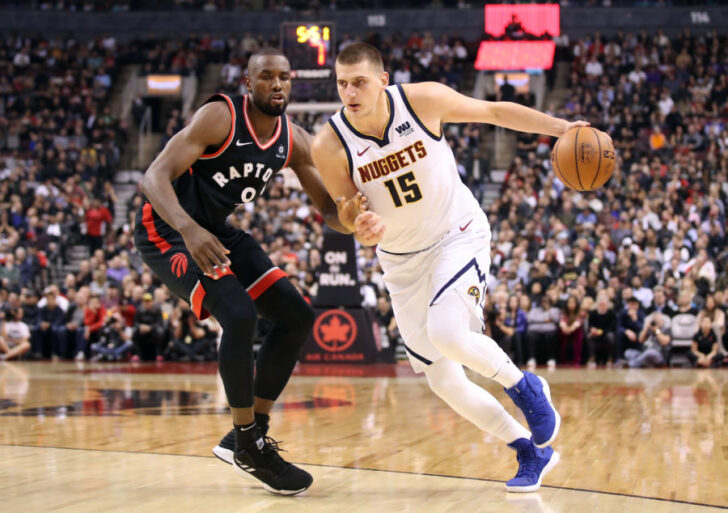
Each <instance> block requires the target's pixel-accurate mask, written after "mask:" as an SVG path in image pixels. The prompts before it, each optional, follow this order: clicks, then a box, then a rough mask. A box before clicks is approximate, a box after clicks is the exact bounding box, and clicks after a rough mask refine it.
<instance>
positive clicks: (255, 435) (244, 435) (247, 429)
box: [233, 421, 260, 449]
mask: <svg viewBox="0 0 728 513" xmlns="http://www.w3.org/2000/svg"><path fill="white" fill-rule="evenodd" d="M233 426H234V427H235V448H236V449H244V448H246V447H248V446H249V445H250V444H251V443H252V442H255V441H256V440H258V439H259V438H260V428H259V427H258V425H257V424H256V423H255V421H253V422H251V423H250V424H243V425H239V424H235V423H233Z"/></svg>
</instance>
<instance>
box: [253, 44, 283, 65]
mask: <svg viewBox="0 0 728 513" xmlns="http://www.w3.org/2000/svg"><path fill="white" fill-rule="evenodd" d="M269 55H273V56H277V57H286V54H284V53H283V52H282V51H281V50H280V49H279V48H275V47H273V46H264V47H263V48H261V49H259V50H258V51H256V52H255V53H254V54H253V55H251V56H250V58H249V59H248V68H250V66H251V65H252V64H253V63H254V62H255V61H256V60H258V59H261V58H263V57H268V56H269ZM286 58H287V57H286Z"/></svg>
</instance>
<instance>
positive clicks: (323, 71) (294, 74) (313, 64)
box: [281, 21, 336, 80]
mask: <svg viewBox="0 0 728 513" xmlns="http://www.w3.org/2000/svg"><path fill="white" fill-rule="evenodd" d="M335 49H336V45H335V43H334V24H333V23H331V22H326V21H321V22H285V23H281V50H282V51H283V53H284V54H285V55H286V57H288V60H289V62H290V63H291V78H293V79H294V80H295V79H298V80H320V79H329V78H331V77H333V74H334V59H335V58H336V55H335Z"/></svg>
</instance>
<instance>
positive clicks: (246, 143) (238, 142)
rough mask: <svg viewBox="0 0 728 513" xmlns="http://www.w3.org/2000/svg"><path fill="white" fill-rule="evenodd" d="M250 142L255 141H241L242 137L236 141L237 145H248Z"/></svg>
mask: <svg viewBox="0 0 728 513" xmlns="http://www.w3.org/2000/svg"><path fill="white" fill-rule="evenodd" d="M248 144H253V141H248V142H244V143H241V142H240V139H238V140H237V141H235V146H247V145H248Z"/></svg>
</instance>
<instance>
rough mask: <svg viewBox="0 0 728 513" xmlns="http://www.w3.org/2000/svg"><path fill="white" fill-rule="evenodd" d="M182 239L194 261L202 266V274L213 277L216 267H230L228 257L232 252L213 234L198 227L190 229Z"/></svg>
mask: <svg viewBox="0 0 728 513" xmlns="http://www.w3.org/2000/svg"><path fill="white" fill-rule="evenodd" d="M182 238H183V239H184V241H185V246H187V251H189V252H190V256H192V259H193V260H194V261H195V262H196V263H197V265H199V266H200V269H202V272H203V273H205V274H209V275H212V274H214V272H215V267H219V268H221V269H222V268H223V267H224V266H229V265H230V260H229V259H228V257H227V255H228V254H229V253H230V250H229V249H227V248H226V247H225V246H223V245H222V242H220V240H219V239H218V238H217V237H215V236H214V235H213V234H211V233H210V232H208V231H207V230H205V229H204V228H203V227H201V226H199V225H197V226H194V227H191V228H189V229H188V230H186V231H185V233H184V234H182Z"/></svg>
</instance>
